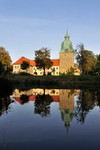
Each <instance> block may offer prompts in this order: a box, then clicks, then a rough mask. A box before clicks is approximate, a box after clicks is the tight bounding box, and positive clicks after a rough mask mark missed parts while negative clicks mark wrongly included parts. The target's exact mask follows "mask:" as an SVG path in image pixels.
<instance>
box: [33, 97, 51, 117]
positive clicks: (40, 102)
mask: <svg viewBox="0 0 100 150" xmlns="http://www.w3.org/2000/svg"><path fill="white" fill-rule="evenodd" d="M52 102H53V99H52V97H51V96H50V95H45V94H43V95H39V94H38V95H37V96H36V100H35V104H34V106H35V108H34V112H35V113H36V114H40V115H41V116H42V117H44V116H45V117H46V116H48V115H50V104H51V103H52Z"/></svg>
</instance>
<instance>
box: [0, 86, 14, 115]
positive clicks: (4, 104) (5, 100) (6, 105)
mask: <svg viewBox="0 0 100 150" xmlns="http://www.w3.org/2000/svg"><path fill="white" fill-rule="evenodd" d="M12 91H13V89H12V88H11V87H9V86H2V87H0V116H1V115H2V114H4V113H8V112H9V111H10V110H11V106H10V104H11V103H13V102H14V101H13V100H12V99H11V98H10V95H11V94H12Z"/></svg>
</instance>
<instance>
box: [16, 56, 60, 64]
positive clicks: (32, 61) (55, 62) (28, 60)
mask: <svg viewBox="0 0 100 150" xmlns="http://www.w3.org/2000/svg"><path fill="white" fill-rule="evenodd" d="M23 61H27V62H28V63H29V65H30V66H36V63H35V60H30V59H28V58H25V57H21V58H20V59H19V60H17V61H16V62H14V63H13V65H20V64H22V62H23ZM51 61H52V62H53V66H59V59H51Z"/></svg>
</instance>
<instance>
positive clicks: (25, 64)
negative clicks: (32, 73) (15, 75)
mask: <svg viewBox="0 0 100 150" xmlns="http://www.w3.org/2000/svg"><path fill="white" fill-rule="evenodd" d="M27 68H29V62H28V61H23V62H22V64H21V69H23V70H26V69H27Z"/></svg>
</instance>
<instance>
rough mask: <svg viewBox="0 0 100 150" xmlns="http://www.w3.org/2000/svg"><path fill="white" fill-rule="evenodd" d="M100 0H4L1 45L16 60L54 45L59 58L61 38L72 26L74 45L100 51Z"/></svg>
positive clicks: (1, 3) (0, 19) (0, 3)
mask: <svg viewBox="0 0 100 150" xmlns="http://www.w3.org/2000/svg"><path fill="white" fill-rule="evenodd" d="M99 28H100V0H84V1H83V0H0V46H3V47H5V48H6V50H7V51H9V54H10V56H11V58H12V60H13V62H14V61H16V60H18V59H19V58H20V57H22V56H25V57H27V58H29V59H34V51H35V50H38V49H40V48H42V47H48V48H49V49H51V58H59V51H60V47H61V42H62V41H63V40H64V35H65V34H66V31H67V29H68V31H69V34H70V40H71V41H72V43H73V47H74V49H75V48H76V46H77V44H79V43H83V44H84V46H85V49H88V50H92V51H93V52H94V54H99V53H100V29H99Z"/></svg>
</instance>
